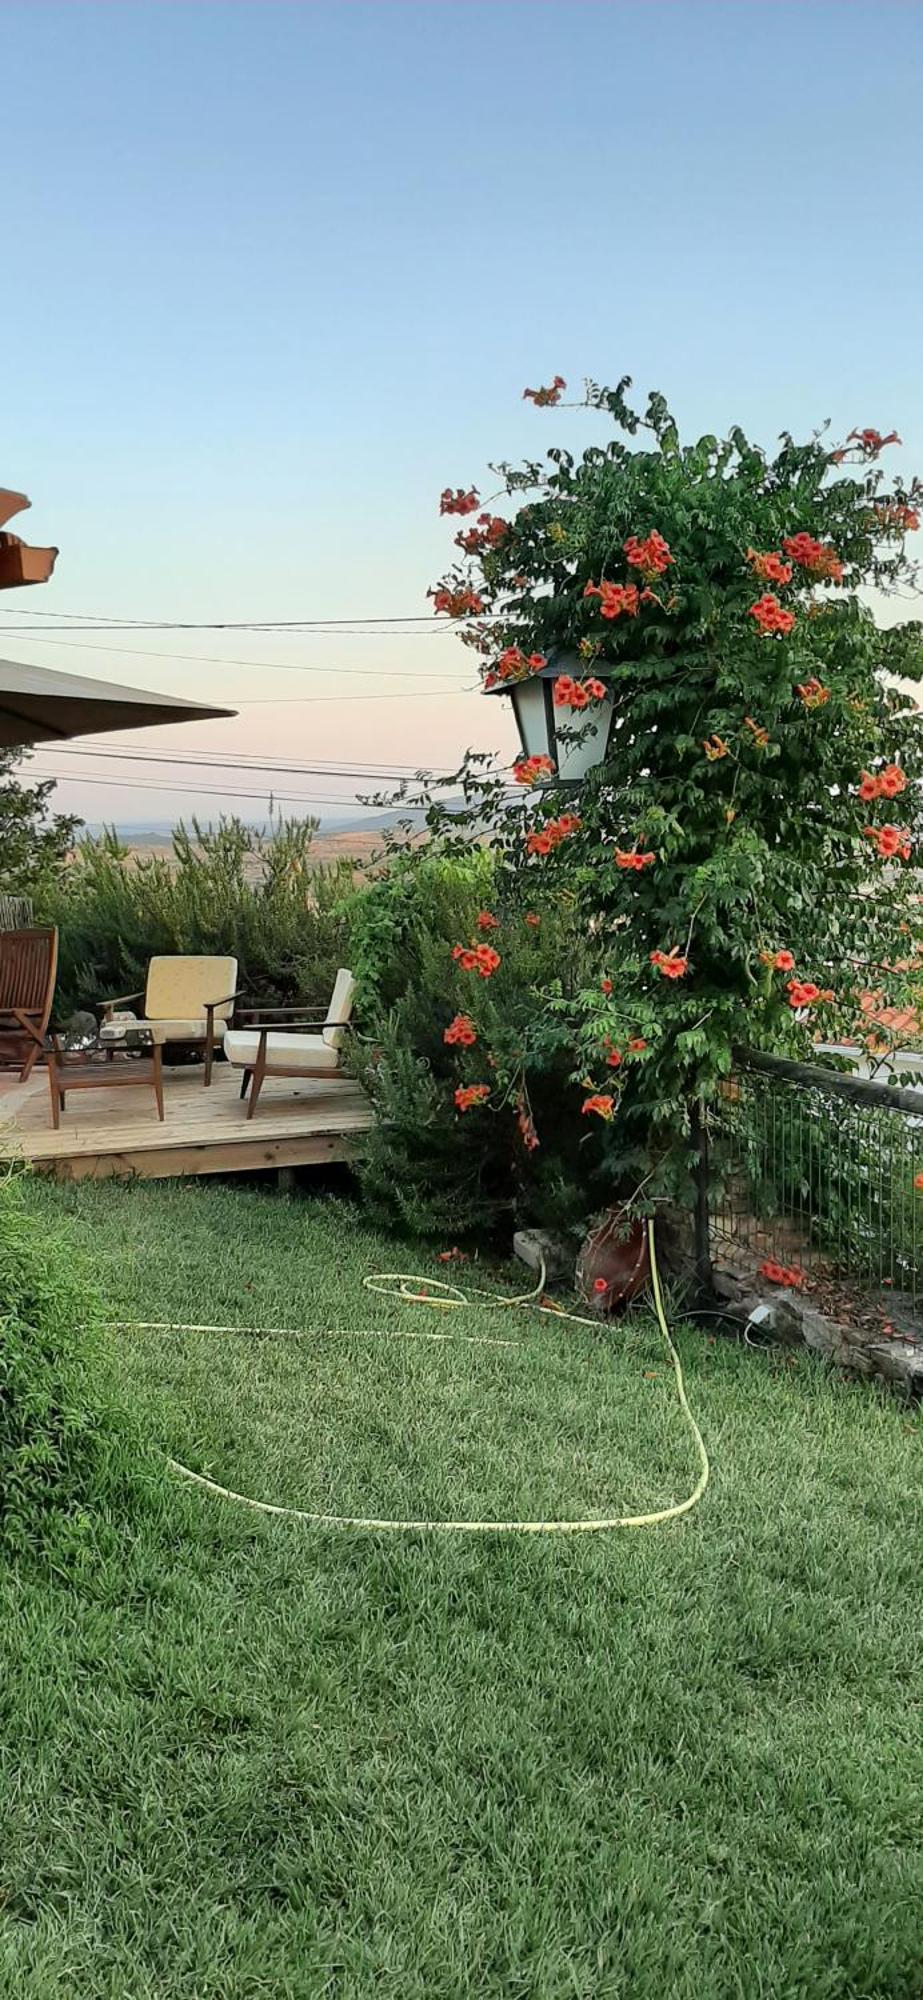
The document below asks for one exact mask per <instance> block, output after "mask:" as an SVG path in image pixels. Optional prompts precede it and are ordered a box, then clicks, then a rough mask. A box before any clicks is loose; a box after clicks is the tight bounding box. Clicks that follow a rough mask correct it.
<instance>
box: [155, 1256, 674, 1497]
mask: <svg viewBox="0 0 923 2000" xmlns="http://www.w3.org/2000/svg"><path fill="white" fill-rule="evenodd" d="M647 1228H648V1244H649V1247H650V1258H651V1278H652V1281H653V1290H654V1312H655V1314H656V1318H657V1324H658V1326H659V1328H660V1331H661V1333H662V1335H663V1339H664V1342H665V1345H666V1349H667V1352H668V1354H669V1356H670V1360H671V1361H672V1363H673V1373H674V1376H675V1378H676V1395H677V1400H678V1402H679V1407H680V1410H681V1411H682V1414H683V1417H684V1420H685V1422H686V1424H687V1426H688V1428H689V1430H690V1432H691V1434H692V1438H693V1441H694V1444H695V1449H696V1453H697V1456H698V1461H699V1477H698V1479H697V1480H696V1483H695V1486H694V1487H693V1489H692V1492H691V1493H690V1494H689V1495H688V1498H687V1499H685V1500H679V1501H677V1502H676V1504H675V1505H674V1506H672V1507H661V1508H659V1509H658V1510H657V1511H656V1512H655V1513H652V1514H617V1515H613V1516H611V1517H609V1518H608V1519H595V1520H589V1521H394V1520H381V1519H379V1518H378V1517H377V1516H375V1515H365V1514H314V1513H309V1512H307V1511H306V1510H305V1509H303V1508H301V1507H278V1506H276V1505H275V1504H274V1503H273V1502H272V1501H270V1500H254V1499H251V1498H250V1496H249V1495H248V1494H246V1493H235V1492H234V1491H233V1489H232V1488H231V1487H229V1486H220V1485H219V1484H218V1481H217V1480H215V1479H207V1478H206V1477H205V1475H204V1473H201V1472H193V1471H192V1470H191V1468H190V1467H189V1466H188V1465H181V1464H180V1463H179V1461H178V1460H177V1459H175V1458H168V1460H167V1464H168V1465H169V1467H170V1470H171V1472H175V1473H177V1474H178V1475H179V1477H180V1478H181V1479H187V1480H190V1481H191V1483H192V1484H193V1485H194V1486H200V1487H202V1488H203V1489H204V1491H205V1492H206V1493H213V1494H215V1495H216V1496H217V1497H218V1498H219V1499H221V1500H233V1501H235V1502H236V1504H237V1505H238V1506H240V1507H249V1508H252V1509H253V1511H254V1512H255V1513H258V1514H270V1515H273V1516H274V1517H275V1518H276V1519H281V1520H286V1521H303V1522H305V1523H306V1524H307V1525H308V1526H309V1527H315V1528H360V1529H372V1530H377V1531H384V1532H388V1533H394V1532H397V1531H400V1532H408V1531H415V1532H420V1533H427V1534H461V1535H590V1534H599V1533H600V1532H601V1530H603V1529H609V1528H655V1527H658V1526H659V1525H660V1524H661V1523H662V1522H664V1521H677V1520H679V1518H680V1516H681V1515H682V1514H690V1513H691V1512H692V1509H693V1507H696V1506H697V1505H698V1503H699V1501H700V1500H701V1498H702V1495H703V1493H704V1492H705V1489H706V1487H707V1485H708V1481H709V1464H708V1454H707V1452H706V1450H705V1445H704V1443H703V1440H702V1433H701V1431H700V1430H699V1427H698V1424H697V1423H696V1420H695V1417H694V1416H693V1414H692V1411H691V1409H690V1407H689V1400H688V1397H687V1395H686V1384H685V1381H684V1379H683V1370H682V1364H681V1362H680V1358H679V1355H678V1353H677V1351H676V1348H675V1346H674V1344H673V1341H672V1339H671V1337H670V1330H669V1327H668V1326H667V1321H666V1314H665V1312H664V1308H663V1295H662V1292H661V1289H660V1274H659V1272H658V1269H657V1252H656V1248H655V1244H654V1225H653V1222H648V1226H647ZM544 1275H545V1274H544V1270H543V1271H542V1274H541V1277H540V1280H539V1283H538V1285H537V1286H536V1287H535V1289H534V1290H533V1291H531V1292H527V1293H523V1294H521V1295H520V1296H518V1297H516V1298H503V1297H501V1296H500V1295H499V1294H495V1293H493V1292H484V1291H478V1290H475V1291H473V1292H472V1293H471V1294H469V1295H466V1293H465V1292H463V1291H462V1290H461V1287H460V1286H458V1285H450V1284H446V1283H444V1282H443V1281H441V1280H439V1279H427V1278H420V1277H417V1276H415V1275H414V1274H413V1273H408V1272H403V1271H379V1272H375V1273H374V1274H373V1275H372V1276H370V1277H368V1278H366V1279H365V1287H366V1289H367V1290H368V1291H371V1292H380V1293H383V1294H384V1295H385V1296H386V1297H392V1298H393V1297H397V1298H401V1299H406V1300H410V1301H413V1303H415V1304H418V1305H427V1306H432V1307H434V1308H436V1309H437V1310H439V1311H442V1312H453V1311H455V1312H457V1311H463V1310H464V1309H465V1308H466V1307H467V1306H468V1304H469V1299H470V1297H471V1296H474V1297H477V1298H480V1299H485V1300H489V1301H490V1303H491V1304H492V1305H499V1306H527V1305H531V1306H533V1307H534V1309H535V1310H536V1311H539V1312H547V1313H551V1314H553V1315H554V1316H555V1317H556V1318H557V1319H566V1320H570V1321H572V1322H574V1323H575V1324H576V1325H578V1326H592V1327H594V1328H595V1327H597V1326H598V1321H597V1320H591V1319H588V1318H586V1317H585V1316H584V1315H583V1314H581V1313H572V1312H566V1311H565V1310H564V1308H563V1307H562V1306H556V1305H552V1304H549V1305H544V1304H542V1303H540V1300H541V1295H542V1292H543V1289H544ZM410 1286H413V1287H414V1288H415V1289H414V1290H409V1289H408V1287H410ZM121 1324H122V1325H125V1324H128V1322H124V1321H123V1322H121ZM131 1324H132V1325H134V1326H135V1327H137V1329H138V1330H139V1331H141V1330H147V1331H155V1330H159V1331H171V1332H196V1333H246V1332H253V1331H257V1329H253V1328H246V1327H206V1326H197V1327H191V1326H186V1327H180V1326H170V1327H168V1325H167V1323H166V1322H156V1323H155V1322H152V1321H147V1322H143V1323H142V1322H138V1321H134V1322H131ZM259 1330H260V1331H266V1329H259ZM287 1330H288V1329H285V1328H275V1329H271V1331H274V1332H277V1333H282V1332H285V1331H287ZM365 1331H368V1332H370V1333H373V1332H374V1333H377V1332H378V1331H379V1330H378V1329H377V1328H368V1329H365ZM386 1337H393V1338H396V1339H411V1340H413V1339H423V1340H445V1339H451V1338H452V1337H453V1336H451V1335H448V1334H437V1333H423V1334H396V1335H393V1336H386ZM461 1338H462V1339H463V1340H474V1341H477V1343H478V1344H479V1345H480V1344H483V1345H485V1346H491V1347H506V1346H516V1345H517V1344H518V1343H517V1342H515V1341H503V1340H497V1341H494V1340H487V1339H484V1340H483V1341H482V1340H481V1338H480V1337H479V1336H476V1335H472V1334H463V1335H462V1336H461Z"/></svg>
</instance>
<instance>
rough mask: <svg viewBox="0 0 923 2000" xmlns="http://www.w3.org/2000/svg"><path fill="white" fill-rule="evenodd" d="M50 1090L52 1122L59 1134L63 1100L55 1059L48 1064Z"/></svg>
mask: <svg viewBox="0 0 923 2000" xmlns="http://www.w3.org/2000/svg"><path fill="white" fill-rule="evenodd" d="M48 1089H49V1091H50V1093H51V1122H52V1125H53V1126H54V1129H55V1131H56V1132H57V1131H59V1130H60V1126H61V1105H62V1103H63V1099H62V1097H61V1095H60V1092H59V1090H58V1072H57V1065H56V1063H55V1061H54V1059H53V1058H52V1059H51V1060H50V1061H49V1064H48Z"/></svg>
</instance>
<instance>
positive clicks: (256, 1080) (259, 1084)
mask: <svg viewBox="0 0 923 2000" xmlns="http://www.w3.org/2000/svg"><path fill="white" fill-rule="evenodd" d="M260 1058H262V1060H261V1059H260ZM265 1075H266V1051H265V1049H261V1050H260V1053H259V1055H258V1056H257V1059H256V1062H255V1064H254V1068H253V1076H252V1078H251V1082H250V1102H249V1104H248V1105H247V1117H248V1118H252V1117H253V1113H254V1111H255V1110H256V1107H257V1104H258V1103H259V1097H260V1091H261V1090H262V1088H263V1078H264V1076H265Z"/></svg>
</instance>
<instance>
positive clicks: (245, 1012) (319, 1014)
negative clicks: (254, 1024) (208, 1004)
mask: <svg viewBox="0 0 923 2000" xmlns="http://www.w3.org/2000/svg"><path fill="white" fill-rule="evenodd" d="M237 1011H238V1014H239V1016H240V1019H241V1020H242V1021H249V1020H256V1019H257V1017H258V1016H260V1015H263V1014H265V1015H267V1016H268V1015H270V1014H272V1015H273V1016H275V1015H277V1014H278V1015H291V1014H299V1015H300V1016H301V1019H302V1020H303V1021H322V1022H324V1023H325V1024H326V1019H327V1014H326V1009H325V1008H323V1007H263V1006H260V1007H239V1008H238V1010H237Z"/></svg>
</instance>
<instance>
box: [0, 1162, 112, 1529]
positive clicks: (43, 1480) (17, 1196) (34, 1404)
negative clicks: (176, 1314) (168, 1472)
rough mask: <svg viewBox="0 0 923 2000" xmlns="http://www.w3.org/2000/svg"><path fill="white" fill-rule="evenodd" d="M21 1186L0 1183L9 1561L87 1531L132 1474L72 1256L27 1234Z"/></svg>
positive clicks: (3, 1495)
mask: <svg viewBox="0 0 923 2000" xmlns="http://www.w3.org/2000/svg"><path fill="white" fill-rule="evenodd" d="M24 1179H25V1177H24V1175H22V1174H18V1173H14V1174H9V1173H7V1175H6V1176H5V1178H4V1179H3V1180H2V1181H0V1543H3V1544H5V1545H6V1546H7V1547H8V1548H11V1549H13V1550H16V1551H32V1550H35V1549H37V1548H39V1547H40V1546H41V1544H42V1543H43V1542H44V1541H45V1540H46V1538H47V1537H48V1535H49V1534H50V1532H51V1531H52V1530H58V1531H60V1529H61V1528H62V1527H64V1528H65V1529H67V1530H68V1531H70V1532H71V1533H73V1531H74V1530H77V1531H79V1530H80V1529H81V1528H85V1527H87V1526H88V1525H89V1516H90V1512H91V1511H92V1510H93V1509H94V1508H95V1507H96V1506H98V1504H99V1503H100V1502H102V1501H103V1500H104V1499H106V1498H107V1497H108V1498H109V1499H114V1498H115V1497H116V1496H117V1495H118V1494H120V1493H121V1494H124V1493H126V1492H127V1491H128V1490H129V1489H130V1487H131V1485H132V1482H133V1477H134V1473H135V1471H136V1470H137V1461H136V1454H135V1444H134V1441H133V1439H132V1436H131V1433H130V1429H129V1427H128V1425H127V1421H126V1419H124V1418H123V1417H122V1416H121V1415H120V1413H119V1412H118V1410H117V1408H116V1406H115V1403H114V1401H110V1400H109V1394H108V1390H107V1386H106V1373H105V1363H104V1360H103V1357H102V1354H101V1352H100V1346H99V1340H98V1334H97V1332H96V1331H95V1330H94V1329H95V1327H96V1326H97V1325H98V1318H99V1310H98V1302H97V1299H96V1297H95V1295H94V1293H93V1291H92V1288H91V1287H90V1286H89V1285H88V1284H87V1283H86V1282H85V1281H84V1280H83V1279H82V1278H81V1277H80V1275H79V1274H78V1273H77V1272H75V1269H74V1259H73V1248H72V1246H71V1245H70V1244H69V1243H68V1242H67V1241H65V1240H64V1239H62V1238H58V1237H56V1236H54V1235H49V1234H48V1233H47V1231H46V1230H45V1229H44V1228H43V1229H42V1230H41V1231H40V1230H39V1229H38V1228H37V1227H36V1223H35V1221H34V1219H33V1218H31V1217H30V1215H29V1213H28V1210H27V1208H26V1206H25V1203H24V1199H23V1185H24Z"/></svg>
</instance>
